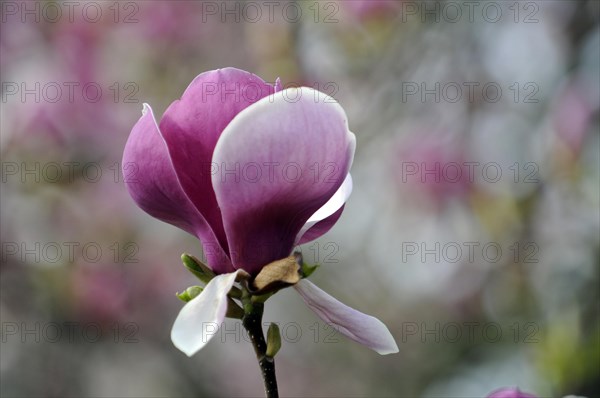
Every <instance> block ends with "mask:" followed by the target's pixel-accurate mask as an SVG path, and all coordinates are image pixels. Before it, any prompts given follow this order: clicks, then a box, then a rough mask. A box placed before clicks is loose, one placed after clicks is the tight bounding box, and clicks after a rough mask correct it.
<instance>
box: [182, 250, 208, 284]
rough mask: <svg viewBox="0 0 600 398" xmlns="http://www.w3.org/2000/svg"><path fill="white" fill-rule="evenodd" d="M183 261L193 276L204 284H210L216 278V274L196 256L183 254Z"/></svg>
mask: <svg viewBox="0 0 600 398" xmlns="http://www.w3.org/2000/svg"><path fill="white" fill-rule="evenodd" d="M181 261H182V262H183V265H184V266H185V267H186V268H187V269H188V270H189V271H190V272H191V273H192V274H194V275H195V276H196V277H197V278H198V279H200V280H201V281H202V282H204V283H208V282H209V281H210V280H211V279H212V278H214V277H215V273H214V272H212V270H211V269H210V268H208V266H206V265H205V264H204V263H202V261H200V260H198V259H197V258H196V257H194V256H191V255H189V254H187V253H183V254H182V255H181Z"/></svg>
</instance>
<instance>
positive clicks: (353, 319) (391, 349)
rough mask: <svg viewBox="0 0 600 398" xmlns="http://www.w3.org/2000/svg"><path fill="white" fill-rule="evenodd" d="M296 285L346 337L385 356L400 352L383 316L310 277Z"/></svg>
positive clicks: (324, 317) (307, 301) (299, 291)
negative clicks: (341, 298)
mask: <svg viewBox="0 0 600 398" xmlns="http://www.w3.org/2000/svg"><path fill="white" fill-rule="evenodd" d="M294 288H295V289H296V291H297V292H298V293H300V296H302V299H303V300H304V302H305V303H306V304H307V305H308V306H309V307H310V308H311V309H312V310H313V311H314V312H315V313H316V314H317V315H318V316H319V317H320V318H321V319H322V320H324V321H325V322H327V323H328V324H329V325H331V326H333V327H335V328H336V329H337V330H338V331H339V332H340V333H341V334H343V335H344V336H346V337H348V338H349V339H351V340H354V341H356V342H357V343H360V344H362V345H365V346H367V347H369V348H370V349H372V350H374V351H376V352H378V353H379V354H381V355H387V354H394V353H396V352H398V346H397V345H396V342H395V341H394V337H393V336H392V334H391V333H390V331H389V330H388V328H387V327H386V326H385V325H384V324H383V323H382V322H381V321H380V320H379V319H377V318H374V317H372V316H370V315H366V314H363V313H362V312H359V311H357V310H355V309H353V308H350V307H348V306H347V305H344V304H342V303H340V302H339V301H338V300H336V299H335V298H333V297H331V296H330V295H329V294H327V293H325V292H324V291H323V290H321V289H319V288H318V287H317V286H315V285H314V284H313V283H311V282H309V281H308V280H306V279H302V280H301V281H300V282H298V283H297V284H296V285H294Z"/></svg>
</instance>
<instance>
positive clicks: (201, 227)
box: [123, 104, 233, 272]
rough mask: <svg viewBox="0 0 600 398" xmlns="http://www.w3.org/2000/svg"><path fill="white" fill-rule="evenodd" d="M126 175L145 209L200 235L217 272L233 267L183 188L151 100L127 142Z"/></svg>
mask: <svg viewBox="0 0 600 398" xmlns="http://www.w3.org/2000/svg"><path fill="white" fill-rule="evenodd" d="M123 176H124V180H125V186H126V187H127V190H128V191H129V193H130V195H131V197H132V198H133V199H134V200H135V202H136V203H137V204H138V205H139V206H140V208H142V210H144V211H145V212H147V213H148V214H150V215H151V216H153V217H156V218H158V219H160V220H162V221H165V222H167V223H169V224H172V225H175V226H177V227H179V228H181V229H183V230H185V231H187V232H189V233H191V234H193V235H196V236H198V237H199V238H200V239H201V240H202V244H203V246H204V248H205V255H206V256H207V258H208V262H209V264H210V265H211V267H213V269H214V270H215V272H228V271H232V270H233V267H232V265H231V262H230V261H229V259H228V257H227V255H226V254H225V252H224V251H223V250H222V249H221V246H220V245H219V243H218V241H217V239H216V237H215V235H214V233H213V232H212V230H211V228H210V226H209V225H208V223H207V222H206V220H205V219H204V217H203V216H202V214H200V213H199V212H198V210H197V209H196V207H194V205H193V204H192V203H191V202H190V200H189V198H188V196H187V195H186V194H185V192H184V191H183V189H182V188H181V185H180V184H179V181H178V179H177V176H176V175H175V172H174V170H173V165H172V163H171V158H170V157H169V153H168V151H167V146H166V144H165V142H164V140H163V138H162V135H161V132H160V130H159V128H158V126H157V124H156V120H155V119H154V114H153V112H152V108H151V107H150V105H148V104H144V109H143V111H142V117H141V118H140V119H139V120H138V122H137V123H136V124H135V126H134V127H133V129H132V131H131V134H130V135H129V138H128V140H127V144H126V145H125V151H124V153H123ZM213 247H214V248H213ZM208 249H210V250H208Z"/></svg>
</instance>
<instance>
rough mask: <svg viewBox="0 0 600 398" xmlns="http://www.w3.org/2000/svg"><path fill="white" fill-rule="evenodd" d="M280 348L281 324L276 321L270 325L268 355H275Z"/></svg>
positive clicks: (271, 356)
mask: <svg viewBox="0 0 600 398" xmlns="http://www.w3.org/2000/svg"><path fill="white" fill-rule="evenodd" d="M280 348H281V335H280V333H279V326H277V324H275V323H271V325H269V330H268V331H267V352H266V355H267V357H270V358H273V357H275V355H276V354H277V352H279V349H280Z"/></svg>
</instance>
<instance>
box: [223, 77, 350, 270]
mask: <svg viewBox="0 0 600 398" xmlns="http://www.w3.org/2000/svg"><path fill="white" fill-rule="evenodd" d="M354 148H355V137H354V134H352V133H351V132H350V131H349V130H348V123H347V119H346V114H345V113H344V110H343V109H342V107H341V106H340V105H339V104H338V103H337V102H335V100H334V99H333V98H331V97H329V96H327V95H326V94H323V93H320V92H318V91H316V90H313V89H310V88H306V87H302V88H300V89H296V88H291V89H286V90H282V91H280V92H277V93H276V94H274V95H273V96H269V97H267V98H264V99H262V100H260V101H259V102H257V103H256V104H254V105H252V106H250V107H248V108H246V109H245V110H243V111H242V112H240V113H239V114H238V116H236V117H235V118H234V119H233V120H232V121H231V123H230V124H229V125H228V126H227V128H226V129H225V131H224V132H223V134H222V136H221V138H220V139H219V142H218V143H217V146H216V148H215V152H214V155H213V162H214V163H215V164H217V165H219V167H220V169H221V170H228V173H221V174H215V175H213V177H212V181H213V187H214V190H215V193H216V195H217V201H218V203H219V207H220V208H221V212H222V215H223V222H224V226H225V231H226V233H227V239H228V242H229V252H230V255H231V259H232V262H233V264H234V266H235V267H236V268H243V269H245V270H246V271H248V272H249V273H250V274H253V275H256V273H258V271H259V270H260V268H261V267H262V266H263V265H265V264H268V263H270V262H272V261H275V260H279V259H281V258H284V257H287V256H288V255H289V254H290V252H291V250H292V248H293V246H294V243H295V242H296V236H297V234H298V232H299V231H300V230H301V229H302V226H303V225H304V224H305V223H306V221H307V220H308V219H309V218H310V217H311V216H312V215H313V214H314V213H315V212H316V211H317V210H318V209H319V208H321V207H322V206H323V205H324V204H325V203H327V201H328V200H329V199H330V198H331V197H332V196H333V195H334V193H335V192H336V191H337V190H338V189H339V187H340V186H341V185H342V182H343V181H344V179H345V177H346V175H347V174H348V170H349V169H350V166H351V163H352V159H353V156H354Z"/></svg>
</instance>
